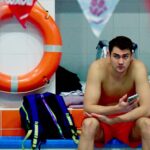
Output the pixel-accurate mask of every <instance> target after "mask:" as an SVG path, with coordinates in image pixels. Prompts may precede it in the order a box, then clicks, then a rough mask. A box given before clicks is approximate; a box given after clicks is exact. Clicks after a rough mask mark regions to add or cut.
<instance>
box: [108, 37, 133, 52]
mask: <svg viewBox="0 0 150 150" xmlns="http://www.w3.org/2000/svg"><path fill="white" fill-rule="evenodd" d="M114 47H118V48H119V49H121V50H124V49H128V50H130V52H131V53H132V49H133V43H132V41H131V39H130V38H128V37H125V36H117V37H115V38H114V39H112V40H111V41H110V42H109V52H110V53H111V52H112V50H113V48H114Z"/></svg>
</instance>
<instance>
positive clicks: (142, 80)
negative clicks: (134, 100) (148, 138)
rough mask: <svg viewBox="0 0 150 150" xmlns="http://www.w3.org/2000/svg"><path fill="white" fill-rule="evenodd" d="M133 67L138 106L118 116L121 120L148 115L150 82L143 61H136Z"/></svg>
mask: <svg viewBox="0 0 150 150" xmlns="http://www.w3.org/2000/svg"><path fill="white" fill-rule="evenodd" d="M136 62H137V63H136V64H135V68H134V76H135V86H136V92H137V93H138V95H139V107H137V108H135V109H133V110H132V111H130V112H128V113H126V114H124V115H122V116H120V117H119V119H121V120H122V121H131V120H135V119H138V118H140V117H142V116H145V117H147V116H150V109H149V108H150V84H149V82H148V76H147V70H146V67H145V66H144V64H143V63H141V62H140V61H136Z"/></svg>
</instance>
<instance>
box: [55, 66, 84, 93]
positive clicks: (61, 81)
mask: <svg viewBox="0 0 150 150" xmlns="http://www.w3.org/2000/svg"><path fill="white" fill-rule="evenodd" d="M76 90H80V91H81V90H82V85H81V84H80V79H79V77H78V76H77V74H75V73H73V72H70V71H68V70H67V69H65V68H63V67H61V66H59V67H58V69H57V70H56V94H60V93H61V92H70V91H76Z"/></svg>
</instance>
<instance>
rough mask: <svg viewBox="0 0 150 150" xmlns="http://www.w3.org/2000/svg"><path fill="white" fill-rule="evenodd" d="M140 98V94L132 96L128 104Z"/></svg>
mask: <svg viewBox="0 0 150 150" xmlns="http://www.w3.org/2000/svg"><path fill="white" fill-rule="evenodd" d="M138 97H139V95H138V94H135V95H132V96H129V97H128V99H127V102H128V103H133V102H134V100H136V99H137V98H138Z"/></svg>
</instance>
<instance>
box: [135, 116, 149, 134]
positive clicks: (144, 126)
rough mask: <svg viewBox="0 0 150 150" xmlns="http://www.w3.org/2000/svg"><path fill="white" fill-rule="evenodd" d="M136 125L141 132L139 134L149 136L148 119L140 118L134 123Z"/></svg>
mask: <svg viewBox="0 0 150 150" xmlns="http://www.w3.org/2000/svg"><path fill="white" fill-rule="evenodd" d="M136 125H137V126H138V128H139V129H140V131H141V134H149V135H150V118H146V117H142V118H140V119H138V120H137V121H136Z"/></svg>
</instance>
